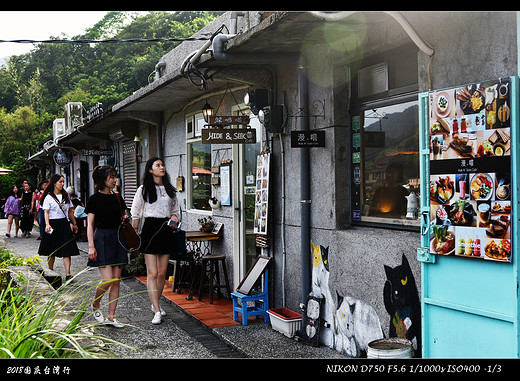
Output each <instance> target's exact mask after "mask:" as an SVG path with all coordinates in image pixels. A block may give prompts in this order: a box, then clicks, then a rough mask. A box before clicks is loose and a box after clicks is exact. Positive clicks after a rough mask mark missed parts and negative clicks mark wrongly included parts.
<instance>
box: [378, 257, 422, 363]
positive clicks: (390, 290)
mask: <svg viewBox="0 0 520 381" xmlns="http://www.w3.org/2000/svg"><path fill="white" fill-rule="evenodd" d="M384 268H385V273H386V278H387V280H386V282H385V286H384V289H383V299H384V303H385V308H386V311H387V312H388V313H389V314H390V330H389V336H390V337H399V338H402V339H408V340H410V341H411V342H412V346H413V349H414V354H415V355H414V356H415V357H419V356H420V349H421V302H420V299H419V293H418V291H417V287H416V285H415V279H414V276H413V274H412V269H411V268H410V264H409V263H408V260H407V259H406V257H405V255H404V254H403V256H402V259H401V265H399V266H396V267H394V268H391V267H389V266H384Z"/></svg>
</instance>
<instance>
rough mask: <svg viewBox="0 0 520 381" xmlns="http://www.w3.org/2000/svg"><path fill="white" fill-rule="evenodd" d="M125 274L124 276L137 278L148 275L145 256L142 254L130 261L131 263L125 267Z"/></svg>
mask: <svg viewBox="0 0 520 381" xmlns="http://www.w3.org/2000/svg"><path fill="white" fill-rule="evenodd" d="M123 273H124V274H126V275H124V276H131V275H133V276H136V275H144V274H146V265H145V263H144V256H143V255H142V254H138V255H137V256H136V257H135V258H132V259H130V262H128V263H127V264H126V265H125V266H124V267H123Z"/></svg>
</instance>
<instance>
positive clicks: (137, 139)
mask: <svg viewBox="0 0 520 381" xmlns="http://www.w3.org/2000/svg"><path fill="white" fill-rule="evenodd" d="M142 141H143V138H142V137H140V136H137V135H136V136H135V137H134V142H136V143H139V142H142Z"/></svg>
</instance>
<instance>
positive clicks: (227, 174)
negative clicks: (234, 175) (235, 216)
mask: <svg viewBox="0 0 520 381" xmlns="http://www.w3.org/2000/svg"><path fill="white" fill-rule="evenodd" d="M220 199H221V201H220V205H225V206H229V205H231V165H229V164H226V165H221V166H220Z"/></svg>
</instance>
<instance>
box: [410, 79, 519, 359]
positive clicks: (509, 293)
mask: <svg viewBox="0 0 520 381" xmlns="http://www.w3.org/2000/svg"><path fill="white" fill-rule="evenodd" d="M510 80H511V93H510V96H511V98H510V111H511V121H510V123H511V125H510V130H509V133H510V147H511V148H510V158H511V167H510V171H511V199H510V202H511V212H510V228H511V231H510V242H511V247H512V251H511V254H512V256H511V262H510V263H509V262H494V261H491V260H483V259H475V258H467V257H466V258H464V257H458V256H455V255H448V256H445V255H440V254H433V253H432V250H431V242H432V239H433V231H432V230H433V228H432V225H431V224H432V217H431V214H432V211H431V209H430V207H431V205H430V170H432V172H433V174H434V175H435V174H436V172H435V171H433V167H432V168H430V144H431V141H430V126H429V123H430V122H429V118H431V117H432V115H433V114H431V113H429V106H431V105H429V104H428V103H429V102H430V101H431V98H430V97H429V95H430V93H423V94H420V95H419V104H420V109H419V124H420V126H419V129H420V154H421V161H420V170H421V178H420V181H421V195H420V199H421V218H422V227H421V247H420V248H418V251H417V259H418V260H419V261H421V262H422V264H421V271H422V273H421V308H422V343H423V347H422V356H423V357H424V358H518V357H520V350H519V348H520V344H519V343H520V339H519V336H520V335H519V324H518V316H519V313H518V312H519V308H520V307H519V303H518V292H519V266H518V264H519V261H520V239H519V229H518V221H519V219H520V204H519V195H520V182H519V181H518V180H519V178H518V175H519V174H520V155H519V153H520V152H519V147H520V134H519V122H518V120H519V115H518V114H519V113H518V108H519V106H518V104H519V99H518V98H519V97H518V88H519V80H518V77H510ZM474 85H475V84H474ZM476 85H477V86H478V84H476ZM499 86H500V84H499ZM468 88H469V87H468ZM475 88H477V87H473V88H472V89H475ZM430 111H431V109H430ZM483 115H485V116H487V115H488V114H487V111H486V113H485V114H483ZM459 116H460V114H459ZM453 120H454V118H452V119H449V120H448V121H449V122H451V121H453ZM486 123H488V122H486ZM491 130H492V128H490V127H489V126H486V131H489V133H492V132H493V131H491ZM453 131H454V129H452V130H451V132H449V133H448V137H445V139H448V138H452V136H453V135H454V133H453ZM505 131H506V132H508V130H505ZM432 138H435V137H432ZM477 139H478V135H477ZM447 141H448V142H449V141H450V140H447ZM433 152H434V151H433ZM445 152H446V151H445ZM433 155H435V153H433ZM461 160H462V159H461ZM480 163H482V160H481V161H480ZM440 164H442V165H446V168H448V169H446V172H443V173H447V174H452V173H455V174H456V173H457V172H456V171H457V170H460V166H459V167H457V169H456V170H453V171H454V172H452V170H451V167H450V164H451V163H450V162H448V161H446V162H439V161H437V162H436V163H435V166H436V168H439V165H440ZM486 164H487V163H486ZM454 168H455V167H454ZM479 171H480V169H479ZM499 171H500V168H496V169H495V168H491V169H489V170H488V172H499ZM459 173H460V172H459ZM468 173H470V172H468ZM434 175H433V176H434ZM434 207H436V206H435V204H434ZM432 210H434V208H432ZM473 226H475V225H473ZM483 238H485V237H483ZM485 239H486V240H487V238H485ZM483 257H484V252H482V256H481V258H483ZM488 259H489V258H488Z"/></svg>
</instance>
